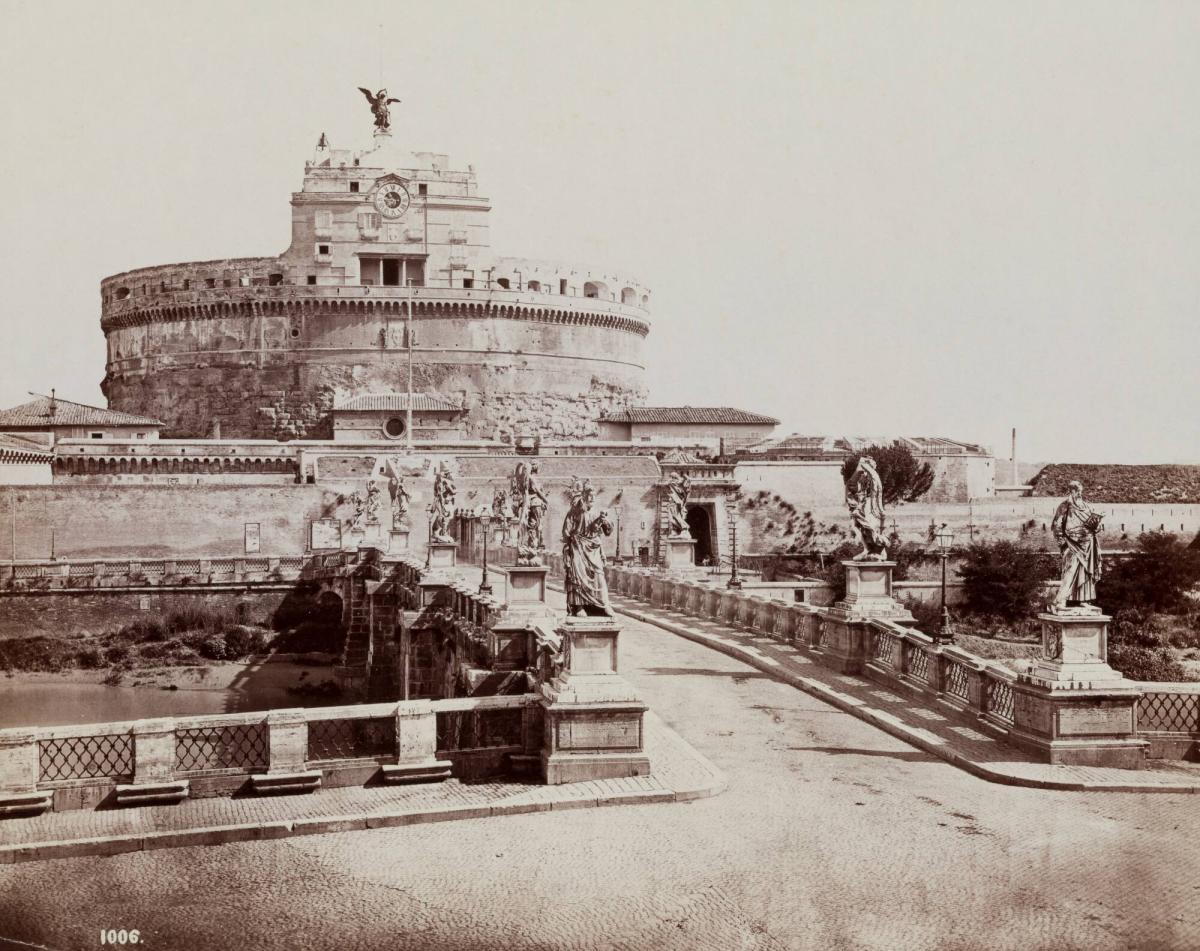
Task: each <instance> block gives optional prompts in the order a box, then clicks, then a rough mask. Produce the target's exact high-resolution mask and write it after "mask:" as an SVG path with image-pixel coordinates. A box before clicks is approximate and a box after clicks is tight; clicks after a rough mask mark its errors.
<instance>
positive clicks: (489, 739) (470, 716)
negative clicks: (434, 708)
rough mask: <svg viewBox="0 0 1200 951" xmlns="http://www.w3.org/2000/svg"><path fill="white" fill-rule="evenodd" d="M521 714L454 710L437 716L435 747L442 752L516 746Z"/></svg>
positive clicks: (520, 738) (499, 711) (520, 712)
mask: <svg viewBox="0 0 1200 951" xmlns="http://www.w3.org/2000/svg"><path fill="white" fill-rule="evenodd" d="M522 716H523V711H522V710H520V709H516V710H509V709H502V710H455V711H450V712H446V713H438V714H437V748H438V749H439V750H443V751H455V750H477V749H487V748H489V747H494V746H520V745H521V743H522V731H521V723H522Z"/></svg>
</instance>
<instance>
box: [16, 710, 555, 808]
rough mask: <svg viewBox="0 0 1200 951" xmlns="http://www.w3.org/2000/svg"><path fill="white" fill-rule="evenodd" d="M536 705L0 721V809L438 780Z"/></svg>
mask: <svg viewBox="0 0 1200 951" xmlns="http://www.w3.org/2000/svg"><path fill="white" fill-rule="evenodd" d="M536 705H537V697H536V695H534V694H524V695H519V696H505V697H484V698H460V699H455V700H408V701H401V702H398V703H372V704H362V705H354V706H340V707H312V708H302V709H294V710H271V711H263V712H258V713H238V714H226V715H221V716H196V717H174V718H163V719H155V720H136V721H132V722H124V723H99V724H85V725H81V726H58V727H36V728H16V729H7V730H0V816H3V815H6V814H7V815H16V814H26V815H27V814H30V813H35V812H40V811H44V810H45V809H47V808H51V807H53V808H54V809H55V810H61V809H70V808H95V807H96V806H98V805H101V804H102V803H103V804H114V805H133V804H144V803H147V802H163V801H178V800H179V799H182V798H185V797H187V796H192V797H205V796H223V795H232V794H235V793H237V794H242V793H247V792H269V791H280V790H283V789H289V790H301V789H303V790H309V789H315V788H317V787H318V786H319V785H321V783H322V781H324V782H325V783H326V784H327V785H350V784H361V783H364V782H367V781H372V780H375V779H377V778H378V779H382V780H383V781H390V782H413V781H429V780H437V779H444V778H446V777H448V776H450V775H454V774H456V773H455V768H456V767H453V766H452V764H453V763H455V762H456V755H457V754H462V753H464V752H470V751H474V750H477V749H490V748H497V749H498V748H504V749H517V750H521V751H525V749H526V747H527V746H529V744H530V743H534V740H533V739H532V737H533V735H534V734H535V733H536V723H534V720H536V717H537V712H538V711H537V710H535V709H533V708H535V707H536ZM464 718H465V719H466V721H467V722H466V726H464V725H463V724H464ZM534 748H535V751H536V743H535V747H534Z"/></svg>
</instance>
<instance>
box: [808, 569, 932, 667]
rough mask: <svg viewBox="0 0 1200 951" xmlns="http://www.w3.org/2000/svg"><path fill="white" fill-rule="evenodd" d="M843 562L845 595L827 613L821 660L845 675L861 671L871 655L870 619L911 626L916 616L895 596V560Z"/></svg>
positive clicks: (915, 621) (914, 622)
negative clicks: (883, 619) (893, 578)
mask: <svg viewBox="0 0 1200 951" xmlns="http://www.w3.org/2000/svg"><path fill="white" fill-rule="evenodd" d="M842 564H843V565H844V566H845V567H846V596H845V598H843V599H842V600H841V601H838V602H837V603H836V604H835V605H834V606H833V607H832V608H831V609H830V610H829V613H828V614H827V615H826V616H825V620H824V622H823V623H824V633H823V635H822V638H821V647H820V652H821V661H822V663H824V664H825V665H826V666H827V667H832V668H833V669H834V670H838V671H841V672H842V673H844V674H858V673H861V672H862V669H863V665H864V664H865V663H866V661H867V658H868V656H869V648H870V644H871V632H870V630H869V629H868V624H869V622H870V621H872V620H873V619H875V618H885V619H887V620H889V621H894V622H896V623H897V624H903V625H905V626H906V627H911V626H914V625H915V624H916V623H917V619H916V618H914V617H913V616H912V612H911V611H909V610H908V608H906V607H904V605H902V604H900V602H899V601H897V600H896V599H895V598H894V597H892V569H894V568H895V567H896V563H895V562H894V561H843V562H842Z"/></svg>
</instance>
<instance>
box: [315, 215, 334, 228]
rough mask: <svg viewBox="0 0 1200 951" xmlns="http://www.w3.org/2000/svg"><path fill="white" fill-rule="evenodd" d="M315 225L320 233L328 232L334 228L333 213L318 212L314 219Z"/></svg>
mask: <svg viewBox="0 0 1200 951" xmlns="http://www.w3.org/2000/svg"><path fill="white" fill-rule="evenodd" d="M313 224H314V225H315V226H316V229H317V230H318V231H328V230H329V229H330V228H332V227H333V212H332V211H318V212H317V213H316V216H315V218H314V221H313Z"/></svg>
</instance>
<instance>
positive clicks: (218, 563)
mask: <svg viewBox="0 0 1200 951" xmlns="http://www.w3.org/2000/svg"><path fill="white" fill-rule="evenodd" d="M212 573H213V574H214V575H231V574H233V559H232V558H214V559H213V560H212Z"/></svg>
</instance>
